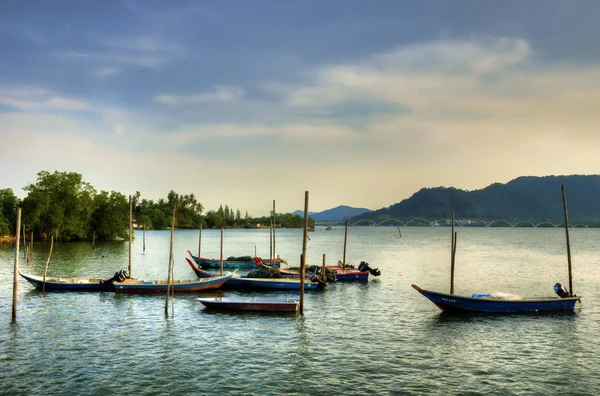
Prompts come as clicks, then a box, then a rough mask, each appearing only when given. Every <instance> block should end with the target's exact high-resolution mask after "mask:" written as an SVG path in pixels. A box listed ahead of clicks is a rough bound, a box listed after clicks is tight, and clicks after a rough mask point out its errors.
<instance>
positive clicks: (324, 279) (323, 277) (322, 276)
mask: <svg viewBox="0 0 600 396" xmlns="http://www.w3.org/2000/svg"><path fill="white" fill-rule="evenodd" d="M326 262H327V255H326V254H323V268H321V280H322V281H323V283H325V282H327V274H326V273H325V268H326V267H327V266H326V265H325V263H326Z"/></svg>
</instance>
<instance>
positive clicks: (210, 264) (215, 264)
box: [188, 250, 281, 270]
mask: <svg viewBox="0 0 600 396" xmlns="http://www.w3.org/2000/svg"><path fill="white" fill-rule="evenodd" d="M188 253H189V255H190V256H191V257H192V259H193V260H194V262H195V263H196V264H198V265H200V267H202V268H210V269H220V268H221V260H220V259H208V258H204V257H201V258H198V256H194V255H193V254H192V252H190V251H189V250H188ZM261 260H262V259H261ZM263 262H265V263H266V264H268V265H271V263H273V264H274V266H275V267H281V259H280V258H279V257H277V258H275V259H274V260H273V261H271V260H270V259H264V260H263ZM223 268H224V269H229V270H233V269H247V270H253V269H256V268H257V266H256V262H255V261H254V259H253V258H251V257H249V259H235V260H232V259H231V258H229V259H227V260H223Z"/></svg>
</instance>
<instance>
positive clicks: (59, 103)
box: [0, 88, 92, 111]
mask: <svg viewBox="0 0 600 396" xmlns="http://www.w3.org/2000/svg"><path fill="white" fill-rule="evenodd" d="M0 105H4V106H7V107H10V108H13V109H15V110H20V111H52V110H59V111H60V110H63V111H83V110H90V109H91V108H92V107H91V106H90V104H89V103H88V102H87V101H85V100H83V99H76V98H68V97H64V96H57V95H54V94H52V93H50V92H47V91H45V90H43V89H39V88H23V89H6V90H2V89H0Z"/></svg>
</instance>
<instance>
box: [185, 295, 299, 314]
mask: <svg viewBox="0 0 600 396" xmlns="http://www.w3.org/2000/svg"><path fill="white" fill-rule="evenodd" d="M197 300H198V301H200V302H201V303H202V304H204V306H206V307H207V308H211V309H215V310H225V311H257V312H298V310H299V308H300V302H299V301H298V300H297V299H290V298H285V299H284V298H268V297H212V298H198V299H197Z"/></svg>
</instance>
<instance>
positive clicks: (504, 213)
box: [353, 175, 600, 221]
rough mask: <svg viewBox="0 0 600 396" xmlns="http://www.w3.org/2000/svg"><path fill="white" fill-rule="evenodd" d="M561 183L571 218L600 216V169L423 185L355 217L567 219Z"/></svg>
mask: <svg viewBox="0 0 600 396" xmlns="http://www.w3.org/2000/svg"><path fill="white" fill-rule="evenodd" d="M561 184H564V185H565V188H566V191H567V200H568V206H569V218H570V219H572V220H578V221H599V220H600V175H572V176H545V177H534V176H523V177H519V178H517V179H514V180H511V181H510V182H508V183H506V184H501V183H494V184H492V185H490V186H488V187H486V188H483V189H481V190H474V191H465V190H459V189H456V188H452V187H450V188H447V187H435V188H423V189H421V190H419V191H418V192H416V193H415V194H414V195H413V196H411V197H410V198H407V199H405V200H403V201H401V202H398V203H396V204H394V205H391V206H390V207H388V208H382V209H379V210H376V211H374V212H370V213H365V214H362V215H358V216H355V217H353V221H357V220H362V219H369V220H376V219H379V220H380V219H391V218H408V217H427V218H440V219H441V218H447V217H448V216H449V215H450V213H452V211H454V213H455V215H456V216H457V217H462V218H480V219H515V220H542V219H546V220H554V221H561V219H563V205H562V195H561V187H560V186H561Z"/></svg>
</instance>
